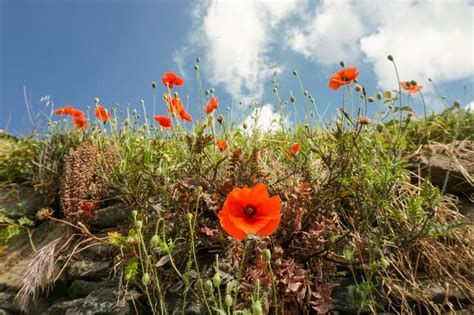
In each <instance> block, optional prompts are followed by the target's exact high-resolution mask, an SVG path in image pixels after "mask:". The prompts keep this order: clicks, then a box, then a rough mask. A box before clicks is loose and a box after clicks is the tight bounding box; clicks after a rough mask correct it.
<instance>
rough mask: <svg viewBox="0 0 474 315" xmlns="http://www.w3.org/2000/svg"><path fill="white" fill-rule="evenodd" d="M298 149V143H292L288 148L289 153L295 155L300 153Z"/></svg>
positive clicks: (299, 146)
mask: <svg viewBox="0 0 474 315" xmlns="http://www.w3.org/2000/svg"><path fill="white" fill-rule="evenodd" d="M300 148H301V145H300V144H299V143H298V142H296V143H293V144H292V145H291V147H290V152H291V153H292V154H296V153H298V152H299V151H300Z"/></svg>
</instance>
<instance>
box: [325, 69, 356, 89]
mask: <svg viewBox="0 0 474 315" xmlns="http://www.w3.org/2000/svg"><path fill="white" fill-rule="evenodd" d="M358 75H359V72H358V71H357V69H356V68H354V67H349V68H344V69H342V70H339V71H338V72H336V73H334V74H333V75H332V76H331V78H330V79H329V84H328V85H329V88H331V89H333V90H337V89H338V88H340V87H341V86H343V85H346V84H349V83H351V82H352V81H354V80H355V79H356V78H357V76H358Z"/></svg>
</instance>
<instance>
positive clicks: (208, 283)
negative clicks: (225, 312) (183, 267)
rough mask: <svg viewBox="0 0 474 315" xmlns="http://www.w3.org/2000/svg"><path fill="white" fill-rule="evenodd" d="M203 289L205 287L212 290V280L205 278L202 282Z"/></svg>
mask: <svg viewBox="0 0 474 315" xmlns="http://www.w3.org/2000/svg"><path fill="white" fill-rule="evenodd" d="M204 289H206V291H211V290H212V281H211V280H209V279H207V280H206V281H205V282H204Z"/></svg>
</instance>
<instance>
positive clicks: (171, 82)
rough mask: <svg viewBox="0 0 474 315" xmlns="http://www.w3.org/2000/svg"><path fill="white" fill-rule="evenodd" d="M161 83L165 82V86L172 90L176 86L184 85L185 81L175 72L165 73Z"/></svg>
mask: <svg viewBox="0 0 474 315" xmlns="http://www.w3.org/2000/svg"><path fill="white" fill-rule="evenodd" d="M161 82H163V84H164V85H165V86H166V87H168V88H170V89H172V88H173V87H174V86H175V85H183V84H184V80H183V79H181V78H180V77H178V76H177V75H176V74H174V73H173V72H165V75H164V77H162V78H161Z"/></svg>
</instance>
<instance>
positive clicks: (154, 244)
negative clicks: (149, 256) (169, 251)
mask: <svg viewBox="0 0 474 315" xmlns="http://www.w3.org/2000/svg"><path fill="white" fill-rule="evenodd" d="M150 245H151V247H152V248H155V247H158V245H160V237H159V236H158V235H156V234H155V235H153V237H152V238H151V239H150Z"/></svg>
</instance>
